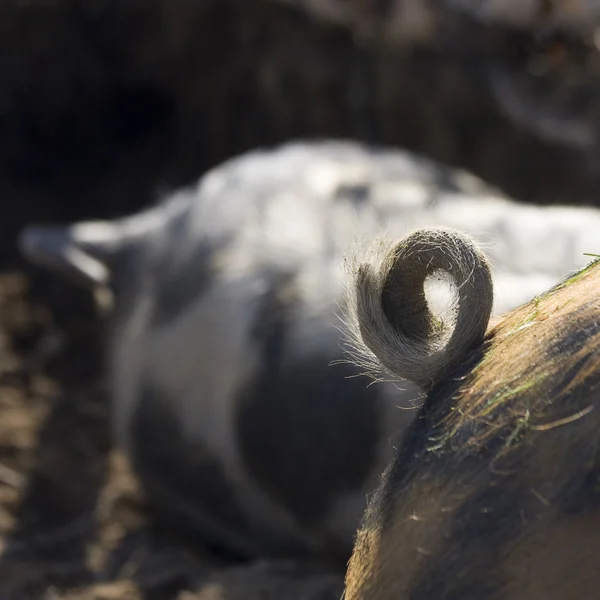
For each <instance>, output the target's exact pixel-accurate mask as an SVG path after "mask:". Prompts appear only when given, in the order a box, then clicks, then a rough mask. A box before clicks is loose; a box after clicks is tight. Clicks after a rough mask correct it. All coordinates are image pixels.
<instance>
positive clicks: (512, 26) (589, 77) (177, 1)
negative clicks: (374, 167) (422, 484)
mask: <svg viewBox="0 0 600 600" xmlns="http://www.w3.org/2000/svg"><path fill="white" fill-rule="evenodd" d="M599 48H600V3H599V2H597V1H595V0H487V1H486V0H119V1H117V0H3V2H2V3H1V4H0V414H1V415H2V418H1V419H0V534H1V535H2V539H3V543H2V545H1V546H0V547H1V548H2V554H1V555H0V597H1V598H9V599H11V600H12V598H17V599H18V598H28V599H30V598H38V597H39V598H42V597H43V598H46V597H48V598H50V597H56V598H58V597H60V598H66V597H73V598H75V597H77V598H80V597H85V598H88V597H89V598H92V597H93V598H100V597H102V598H105V597H111V598H112V597H115V598H116V597H118V598H125V597H127V598H129V597H138V596H139V595H140V594H141V595H142V596H143V597H150V596H147V593H149V592H148V589H150V588H152V590H154V592H153V593H154V594H155V595H154V596H152V597H155V598H158V599H162V598H167V597H169V598H170V597H177V593H178V592H177V590H178V589H179V587H178V585H180V584H181V581H180V580H181V577H184V579H185V576H183V575H181V573H179V570H178V568H174V567H173V565H174V564H178V565H182V564H184V563H185V561H184V560H183V559H181V557H177V558H176V559H173V557H172V556H171V555H169V553H168V552H166V551H164V548H163V549H161V550H160V551H159V550H157V551H156V552H155V551H153V550H151V549H149V548H150V546H151V544H150V545H149V543H148V541H147V540H148V536H149V535H150V534H149V533H148V532H147V530H146V529H144V527H143V526H142V525H140V523H142V522H143V518H142V516H140V515H141V514H142V512H143V511H142V508H141V504H140V501H139V498H138V492H137V491H136V490H135V489H134V488H135V485H134V483H133V482H132V481H131V480H130V479H128V475H126V474H125V473H124V472H123V471H122V467H121V466H119V465H116V466H115V464H113V463H112V462H111V461H110V460H109V456H108V448H109V438H108V426H107V411H106V406H105V402H104V392H105V390H104V387H103V382H102V378H101V362H100V354H99V353H100V350H99V347H100V346H99V342H98V340H99V335H98V334H99V331H100V324H99V323H98V320H97V317H96V316H95V313H94V311H93V307H92V302H91V298H90V297H89V294H86V293H85V292H84V291H82V290H79V289H76V288H74V287H72V286H70V285H69V284H68V283H67V282H62V281H56V279H55V278H52V277H51V276H49V275H48V274H46V273H42V272H40V271H38V270H36V269H34V268H32V267H31V266H29V265H26V264H24V262H23V261H22V260H21V259H20V258H19V256H18V255H17V252H16V249H15V245H14V242H15V236H16V234H17V232H18V231H19V229H20V228H21V227H22V226H23V225H25V224H27V223H31V222H39V221H55V222H65V221H73V220H77V219H82V218H107V217H115V216H119V215H124V214H127V213H130V212H133V211H135V210H137V209H139V208H140V207H142V206H144V205H146V204H148V203H149V202H153V201H155V200H156V198H157V194H158V193H159V192H160V191H161V190H164V189H170V188H173V187H177V186H179V185H182V184H186V183H190V182H192V181H194V180H196V179H197V178H198V177H199V176H200V175H201V174H202V173H204V172H205V171H206V170H207V169H208V168H210V167H213V166H216V165H218V164H219V163H220V162H222V161H223V160H225V159H227V158H230V157H232V156H235V155H238V154H240V153H242V152H244V151H246V150H250V149H253V148H256V147H257V146H264V145H274V144H278V143H281V142H285V141H288V140H291V139H297V138H323V137H337V138H349V139H357V140H362V141H365V142H372V143H377V144H387V145H393V146H396V147H402V148H406V149H408V150H412V151H416V152H419V153H423V154H426V155H428V156H430V157H432V158H435V159H437V160H439V161H441V162H444V163H446V164H449V165H454V166H459V167H462V168H466V169H468V170H470V171H472V172H473V173H475V174H477V175H479V176H480V177H482V178H483V179H485V180H486V181H487V182H489V183H491V184H493V185H495V186H497V187H498V188H500V189H502V190H503V191H505V192H507V193H508V194H510V195H512V196H513V197H515V198H517V199H520V200H524V201H527V202H531V203H538V204H552V203H566V204H572V205H575V204H600V194H599V192H600V160H599V158H600V147H599V144H598V142H599V139H600V52H599ZM115 469H116V470H115ZM91 514H93V515H95V516H94V517H93V518H92V517H91V516H90V515H91ZM117 540H119V542H118V543H117ZM123 540H125V541H123ZM131 540H133V541H131ZM140 540H142V541H140ZM128 544H129V545H128ZM141 547H143V548H145V550H144V552H145V553H146V554H144V553H143V552H142V554H143V557H142V558H139V556H140V554H139V549H140V548H141ZM161 548H162V547H161ZM136 552H137V554H136ZM134 556H138V558H136V559H135V560H137V562H135V561H134V562H135V565H136V567H135V569H133V571H131V572H132V573H133V572H135V573H137V575H136V577H137V583H136V586H137V587H135V586H134V587H135V590H133V588H131V589H130V587H128V586H129V585H130V584H129V583H127V584H122V585H123V586H124V587H121V588H118V589H117V591H114V590H113V591H106V589H108V588H106V589H105V588H102V587H98V586H99V585H100V584H102V582H110V581H113V580H114V579H115V578H118V577H117V575H118V574H122V573H123V569H124V568H125V567H124V565H130V564H131V561H133V560H134V559H133V558H132V557H134ZM144 561H146V562H144ZM148 561H149V562H148ZM98 565H103V566H102V568H100V567H98ZM140 565H145V566H144V567H142V566H140ZM161 569H163V571H161ZM157 572H164V573H167V575H165V577H164V579H160V577H158V576H157V575H156V573H157ZM99 573H100V574H99ZM127 573H129V575H127V576H126V577H125V579H126V580H127V581H129V579H131V578H132V577H133V576H132V575H131V573H130V572H129V571H127ZM150 575H152V576H150ZM144 577H146V579H144ZM153 577H154V579H153ZM157 577H158V579H160V582H159V583H160V585H159V584H158V583H156V581H155V580H156V578H157ZM128 578H129V579H128ZM121 579H122V578H121ZM165 582H167V583H165ZM174 582H175V583H174ZM131 585H133V584H131ZM81 586H83V587H84V588H85V589H86V590H87V591H85V592H81V590H80V588H81ZM90 586H91V587H90ZM94 586H95V587H94ZM159 588H160V591H156V590H157V589H159ZM76 589H79V590H80V591H78V592H77V593H75V592H73V590H76ZM132 590H133V591H132ZM140 590H141V591H140ZM52 594H54V596H52ZM69 594H76V595H73V596H69ZM77 594H80V595H77ZM81 594H83V595H81ZM86 594H87V595H86ZM103 594H104V595H103ZM107 594H108V595H107ZM110 594H113V595H112V596H111V595H110ZM136 594H137V595H138V596H136ZM140 597H141V596H140ZM206 597H207V598H208V596H206ZM231 597H233V596H231ZM241 597H242V598H243V595H242V596H241ZM210 598H221V596H210ZM236 598H237V597H236Z"/></svg>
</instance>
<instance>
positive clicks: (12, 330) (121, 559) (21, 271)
mask: <svg viewBox="0 0 600 600" xmlns="http://www.w3.org/2000/svg"><path fill="white" fill-rule="evenodd" d="M5 262H6V263H8V264H5V265H2V267H1V268H0V414H1V415H2V418H1V419H0V598H2V600H4V599H6V600H38V599H40V600H42V599H44V600H54V599H56V600H67V599H68V600H75V599H82V600H92V599H93V600H109V599H111V600H112V599H115V600H116V599H119V600H126V599H134V598H145V599H148V600H167V599H170V598H180V600H184V599H185V600H192V599H195V600H338V599H339V597H340V594H341V574H331V573H327V572H324V571H321V570H320V569H319V568H318V567H311V566H310V565H297V564H287V563H284V562H281V563H266V564H263V563H259V564H232V563H227V562H225V561H224V560H223V559H222V558H217V557H215V556H211V555H210V554H209V553H208V552H205V551H203V550H202V548H199V547H197V546H195V547H194V548H193V549H192V548H190V547H188V546H186V544H185V543H184V541H183V540H181V539H178V538H177V537H175V534H174V533H172V532H170V531H165V530H164V529H161V527H160V526H159V525H157V524H156V523H155V522H154V520H153V518H152V514H151V513H149V512H148V510H147V508H146V505H145V499H144V496H143V493H142V492H141V491H140V489H139V487H138V486H137V482H136V480H135V478H134V477H133V476H132V475H131V473H130V472H129V470H128V465H127V461H126V460H125V459H124V457H123V456H122V455H121V454H119V453H116V452H114V451H111V441H110V435H109V427H108V425H109V423H108V406H107V396H106V390H105V385H104V382H103V377H102V353H101V344H100V341H99V340H100V339H101V336H100V333H101V325H102V324H101V322H100V319H99V317H98V316H97V315H96V313H95V311H94V306H93V302H92V298H91V297H90V295H89V294H87V293H86V292H84V291H82V290H80V289H78V288H75V287H73V286H71V285H69V284H68V283H65V282H62V281H57V280H56V279H54V278H52V277H51V276H49V275H48V274H46V273H43V272H40V271H38V270H35V269H32V268H30V267H28V266H26V265H23V264H22V263H21V262H20V261H5Z"/></svg>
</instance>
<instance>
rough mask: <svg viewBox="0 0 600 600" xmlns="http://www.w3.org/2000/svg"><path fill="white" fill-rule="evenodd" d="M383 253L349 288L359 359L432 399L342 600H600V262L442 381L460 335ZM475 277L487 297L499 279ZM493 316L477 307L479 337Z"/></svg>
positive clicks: (398, 462)
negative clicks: (442, 355)
mask: <svg viewBox="0 0 600 600" xmlns="http://www.w3.org/2000/svg"><path fill="white" fill-rule="evenodd" d="M419 233H420V234H421V236H423V233H422V232H419ZM404 244H405V242H404V241H402V242H400V244H399V247H400V248H401V247H402V246H403V245H404ZM598 244H600V238H599V239H598V242H597V243H596V246H598ZM375 255H376V259H375V260H373V259H367V260H364V261H363V262H360V263H358V265H356V266H355V270H354V274H353V276H352V283H351V285H350V286H349V298H350V302H348V305H347V306H348V312H347V315H348V323H349V332H350V338H351V340H352V348H353V352H354V355H355V358H356V359H357V360H358V361H359V362H360V363H361V364H363V363H365V362H366V363H368V364H370V365H372V366H373V365H375V366H376V367H378V368H379V369H383V370H386V371H389V372H390V373H391V374H392V375H395V376H396V377H409V378H411V379H412V380H414V381H416V382H418V383H420V384H421V385H422V386H423V388H424V389H425V390H426V391H427V397H426V399H425V401H424V403H423V406H422V407H421V408H420V410H419V413H418V416H417V417H416V419H415V420H414V421H413V422H412V424H411V425H410V426H409V428H408V430H407V432H406V434H405V437H404V439H403V441H402V443H401V444H400V446H399V447H398V449H397V451H396V453H395V456H394V458H393V460H392V461H391V463H390V465H389V467H388V468H387V469H386V470H385V473H384V475H383V481H382V484H381V485H380V487H379V489H378V490H377V491H376V493H375V494H374V495H373V497H372V499H371V501H370V502H369V507H368V510H367V512H366V515H365V517H364V520H363V523H362V527H361V528H360V530H359V533H358V537H357V542H356V546H355V549H354V553H353V556H352V559H351V561H350V563H349V569H348V573H347V576H346V591H345V596H344V598H345V600H405V599H406V600H408V599H410V600H430V599H433V598H435V599H436V600H450V599H452V600H454V599H458V598H460V599H461V600H540V599H542V598H543V599H544V600H570V599H571V598H597V597H598V594H599V590H600V569H599V568H598V567H599V562H598V561H599V557H600V528H599V526H600V260H597V261H596V262H595V263H593V264H591V265H590V266H588V267H587V268H584V269H583V270H581V271H579V272H577V273H575V274H574V275H572V276H571V277H569V278H568V279H565V280H563V281H562V283H560V284H558V285H556V286H555V287H554V288H552V289H550V290H549V291H548V292H546V293H543V294H541V295H539V296H537V297H536V298H534V299H533V300H532V301H530V302H529V303H526V304H525V305H523V306H521V307H519V308H516V309H515V310H513V311H512V312H509V313H508V314H507V315H505V316H504V317H503V318H502V319H500V320H498V322H497V323H496V324H495V325H493V326H492V327H491V328H490V329H489V330H488V332H487V334H486V336H485V338H484V339H483V341H482V342H481V343H480V344H475V345H473V346H472V349H471V351H470V352H469V353H467V354H466V355H465V356H463V357H462V358H461V357H460V355H458V354H456V355H455V358H456V360H454V365H451V364H450V363H449V362H446V363H445V364H444V365H443V370H439V369H438V370H436V368H435V367H436V364H437V363H438V362H439V361H437V360H436V356H437V357H438V358H439V356H438V355H437V353H438V345H439V343H440V340H439V338H440V337H443V336H444V335H448V334H447V333H446V332H445V331H444V330H443V328H440V327H438V324H437V322H436V320H435V319H433V318H432V317H431V315H430V313H429V312H428V310H427V307H426V306H425V305H423V303H422V297H423V296H422V292H421V295H420V296H419V294H418V293H417V292H416V291H415V289H421V290H422V284H421V286H418V285H409V286H407V285H406V284H407V283H409V282H411V273H412V274H413V276H412V281H416V276H414V269H413V271H412V272H411V271H407V267H406V266H405V265H404V264H403V262H402V255H401V253H400V252H399V251H398V250H397V248H396V247H394V246H393V245H392V246H387V247H384V246H383V245H382V244H379V245H378V246H377V252H376V253H375ZM445 256H446V260H449V261H450V260H456V261H457V262H458V264H459V265H460V264H462V265H464V264H465V258H464V257H463V256H461V255H460V254H459V253H457V252H455V253H454V255H453V256H452V255H451V254H450V253H448V252H446V253H445ZM428 260H429V259H428V257H427V256H426V254H421V258H420V259H419V261H418V262H420V263H421V264H422V265H424V266H427V267H428V262H427V261H428ZM381 265H383V267H382V266H381ZM476 279H477V275H475V276H474V277H473V278H472V279H471V280H470V283H471V289H470V290H465V292H464V295H465V296H466V297H467V299H468V298H469V296H470V295H472V294H475V296H476V298H479V299H481V298H487V297H488V295H489V282H488V281H486V280H485V276H484V277H481V276H480V277H479V281H477V280H476ZM417 283H418V282H417ZM477 288H479V292H478V291H477ZM463 302H464V300H463ZM460 304H461V301H459V311H458V318H457V320H456V328H455V329H454V331H453V333H452V336H453V337H455V336H456V335H462V334H461V333H460V331H461V325H460V313H461V312H462V311H461V308H460ZM407 306H408V307H411V309H409V310H408V311H407V310H406V307H407ZM413 306H414V307H415V309H414V310H413V309H412V307H413ZM488 316H489V310H488V305H487V302H483V301H480V306H479V307H478V309H473V303H471V318H472V320H473V323H471V326H472V327H473V328H475V327H476V328H477V331H478V332H481V331H482V330H485V323H486V322H487V318H488ZM462 327H463V331H464V327H466V324H463V326H462ZM412 332H417V333H418V336H417V337H416V338H415V336H413V335H412ZM415 339H416V340H417V341H418V343H419V344H420V345H421V346H422V347H421V348H418V350H419V352H420V353H421V355H422V356H423V359H422V360H421V361H420V363H419V364H420V365H422V369H421V370H419V368H418V366H419V365H418V364H415V363H414V362H412V361H411V359H412V357H413V356H414V353H415V350H414V349H413V346H414V345H415V344H414V340H415ZM450 346H451V343H450V342H449V343H448V344H447V346H446V347H447V348H449V347H450ZM465 348H466V346H465ZM432 365H433V367H432Z"/></svg>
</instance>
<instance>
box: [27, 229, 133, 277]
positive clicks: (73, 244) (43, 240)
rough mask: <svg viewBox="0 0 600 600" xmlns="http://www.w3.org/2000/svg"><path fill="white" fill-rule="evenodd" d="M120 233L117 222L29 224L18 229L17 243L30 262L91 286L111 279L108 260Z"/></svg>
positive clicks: (117, 247)
mask: <svg viewBox="0 0 600 600" xmlns="http://www.w3.org/2000/svg"><path fill="white" fill-rule="evenodd" d="M122 237H123V236H122V229H121V228H120V227H119V225H118V222H108V221H90V222H83V223H77V224H74V225H68V226H56V225H31V226H28V227H25V229H23V231H21V233H20V235H19V237H18V240H17V244H18V248H19V251H20V252H21V254H22V255H23V256H24V257H25V258H26V259H28V260H29V261H31V262H32V263H34V264H37V265H41V266H44V267H47V268H49V269H52V270H54V271H56V272H58V273H62V274H63V275H65V276H67V277H70V278H72V279H75V280H76V281H78V282H79V283H80V284H83V285H85V286H88V287H93V286H96V285H106V284H108V283H109V282H110V278H111V264H112V263H113V262H114V257H115V256H116V255H117V253H118V252H119V250H120V248H121V247H122V242H123V240H122Z"/></svg>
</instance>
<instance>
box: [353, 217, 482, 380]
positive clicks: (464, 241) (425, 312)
mask: <svg viewBox="0 0 600 600" xmlns="http://www.w3.org/2000/svg"><path fill="white" fill-rule="evenodd" d="M348 264H349V266H350V272H349V273H348V280H349V285H348V291H347V297H346V332H347V334H348V340H349V344H348V348H349V353H350V355H351V357H352V359H353V361H354V362H357V363H358V364H360V365H361V366H363V367H366V368H367V369H370V370H375V371H377V370H379V371H382V370H383V371H387V372H389V373H392V374H393V375H394V376H397V377H400V378H402V379H408V380H410V381H413V382H414V383H416V384H417V385H420V386H421V387H423V388H428V387H430V386H431V385H433V384H435V383H436V382H437V381H439V380H440V379H441V378H443V376H444V375H445V373H446V372H447V370H448V369H450V368H452V367H453V366H454V365H455V364H456V363H457V362H458V361H459V360H461V358H463V357H464V354H465V353H466V352H467V351H468V350H470V349H471V348H472V347H473V346H474V345H475V344H478V343H480V342H481V340H482V338H483V336H484V335H485V332H486V329H487V326H488V322H489V319H490V315H491V310H492V304H493V287H492V276H491V271H490V267H489V264H488V261H487V258H486V256H485V255H484V254H483V252H482V251H481V250H480V249H479V248H478V247H477V245H476V244H475V242H474V241H473V240H472V239H471V238H469V237H468V236H467V235H465V234H463V233H460V232H458V231H454V230H451V229H445V228H432V229H419V230H417V231H415V232H413V233H412V234H409V235H408V236H406V237H405V238H403V239H402V240H400V241H399V242H396V243H388V242H385V241H378V242H376V243H374V244H373V245H372V246H371V247H370V249H369V251H368V254H367V256H366V257H363V258H361V259H358V260H356V259H355V260H354V261H349V263H348ZM439 272H441V273H442V274H443V275H444V276H445V278H446V279H447V280H449V282H450V284H451V285H452V286H453V287H454V291H455V295H454V302H453V304H454V306H451V307H450V309H449V310H446V312H445V315H443V316H442V315H435V314H433V312H432V311H431V309H430V305H429V302H428V298H427V295H426V291H425V283H426V279H427V278H428V277H429V276H430V275H434V274H436V273H439ZM443 317H445V318H443ZM382 367H383V368H382Z"/></svg>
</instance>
